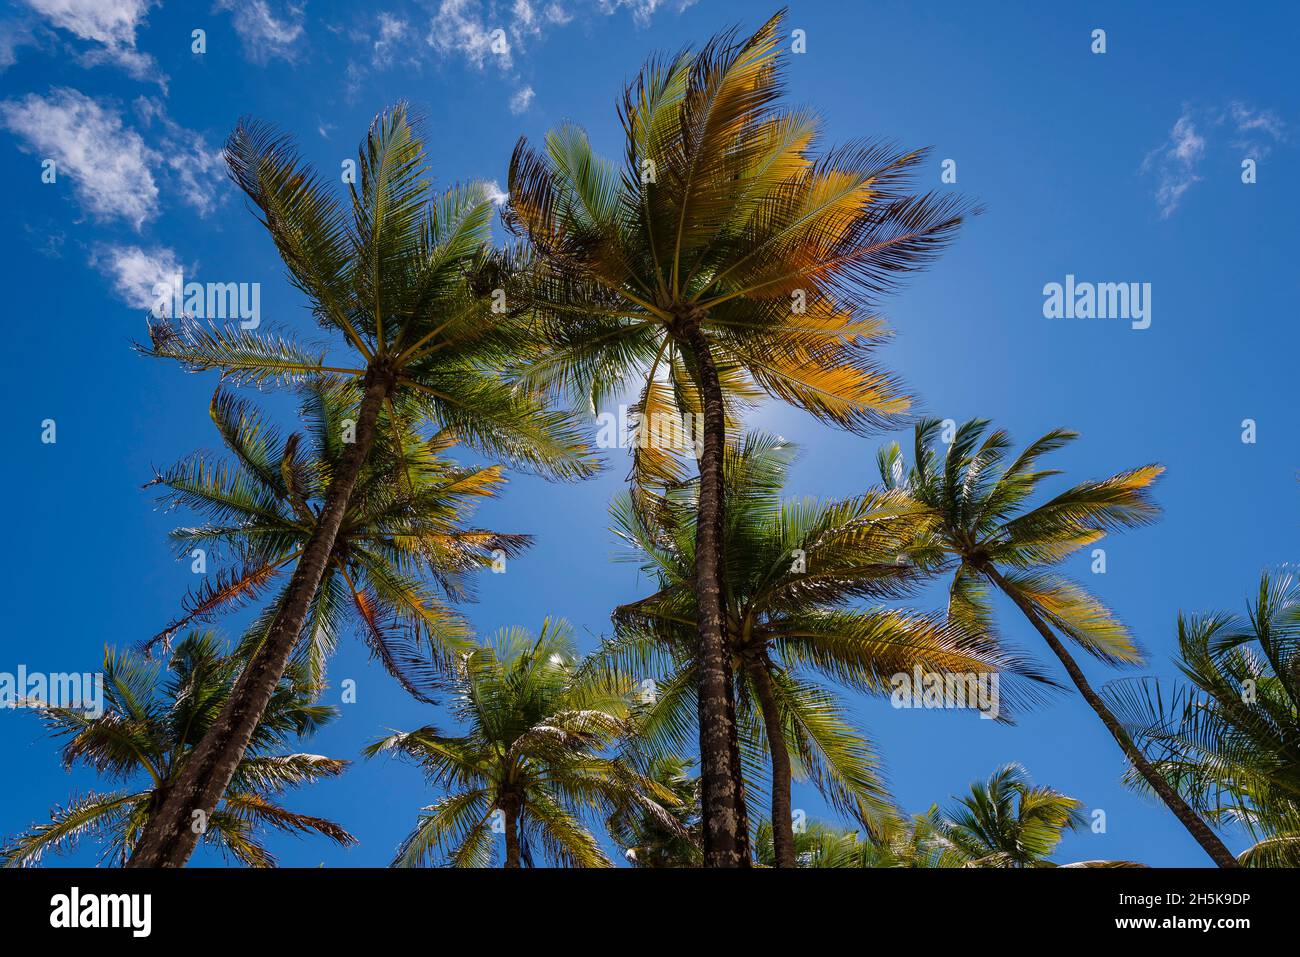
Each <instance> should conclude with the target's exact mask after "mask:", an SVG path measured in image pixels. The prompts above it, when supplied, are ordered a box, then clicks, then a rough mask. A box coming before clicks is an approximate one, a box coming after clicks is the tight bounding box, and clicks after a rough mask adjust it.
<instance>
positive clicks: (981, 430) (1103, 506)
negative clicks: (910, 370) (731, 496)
mask: <svg viewBox="0 0 1300 957" xmlns="http://www.w3.org/2000/svg"><path fill="white" fill-rule="evenodd" d="M942 429H943V426H942V423H940V422H939V421H937V420H935V419H923V420H922V421H921V422H919V423H918V424H917V425H916V429H915V436H914V453H913V462H912V466H911V468H910V469H907V468H905V467H904V463H903V455H902V452H901V450H900V449H899V446H898V443H897V442H894V443H892V444H891V445H889V446H886V447H884V448H882V449H881V450H880V453H879V455H878V456H877V460H878V464H879V467H880V475H881V478H882V480H883V481H884V483H885V486H886V487H887V488H888V489H891V490H897V491H905V492H906V493H907V494H909V495H910V496H912V497H913V498H914V499H915V500H916V501H917V502H919V503H920V504H922V505H924V506H925V507H927V508H929V509H931V510H932V512H933V515H934V518H935V523H934V524H933V525H932V526H931V528H930V530H929V531H928V532H927V533H926V534H924V535H922V536H919V537H918V538H917V540H916V541H915V542H914V543H913V544H912V546H910V547H909V549H908V553H909V554H910V555H911V557H912V559H913V560H914V561H916V562H917V563H918V564H921V565H924V566H927V567H929V568H931V569H933V570H935V571H945V572H946V571H951V572H952V583H951V587H950V589H949V601H948V614H949V617H951V618H953V619H954V620H957V621H963V622H966V623H967V624H968V625H969V626H970V627H971V628H973V629H976V630H978V631H979V632H981V633H985V634H988V633H992V631H993V615H992V609H991V607H990V606H989V593H988V586H989V585H992V586H993V587H995V588H997V589H998V590H999V591H1001V592H1002V593H1003V594H1004V595H1006V596H1007V597H1008V598H1010V599H1011V601H1012V602H1013V603H1014V604H1015V605H1016V607H1017V608H1019V609H1020V611H1021V613H1022V614H1024V616H1025V617H1026V618H1027V619H1028V620H1029V623H1030V624H1031V625H1033V627H1034V629H1035V630H1036V631H1037V632H1038V633H1039V634H1040V635H1041V636H1042V638H1043V640H1044V641H1045V642H1047V645H1048V647H1049V648H1051V650H1052V653H1053V654H1054V655H1056V657H1057V658H1058V659H1059V660H1060V662H1061V664H1062V665H1063V666H1064V667H1065V670H1066V672H1067V673H1068V674H1069V676H1070V680H1071V681H1072V682H1073V683H1074V686H1075V687H1076V688H1078V690H1079V693H1080V694H1081V695H1082V696H1083V698H1084V700H1085V701H1087V702H1088V705H1089V706H1090V707H1091V708H1092V709H1093V711H1095V712H1096V714H1097V716H1098V717H1099V718H1100V719H1101V721H1102V724H1104V725H1105V726H1106V729H1107V730H1108V731H1109V732H1110V734H1111V736H1112V737H1114V739H1115V741H1116V743H1117V744H1118V745H1119V747H1120V750H1122V751H1123V752H1124V755H1125V757H1127V758H1128V760H1129V762H1130V763H1131V764H1132V766H1133V768H1134V769H1135V770H1136V771H1137V773H1138V774H1140V775H1141V776H1142V777H1143V779H1145V780H1146V781H1147V783H1148V784H1150V785H1151V787H1152V789H1153V790H1154V791H1155V792H1156V793H1157V794H1158V795H1159V796H1160V798H1161V800H1162V801H1164V803H1165V805H1166V806H1167V807H1168V808H1169V809H1170V811H1172V812H1173V813H1174V815H1175V816H1176V817H1177V818H1178V820H1179V821H1181V822H1182V824H1183V826H1184V827H1186V828H1187V830H1188V832H1189V833H1190V834H1191V835H1192V837H1193V838H1195V839H1196V841H1197V843H1198V844H1200V845H1201V847H1202V848H1204V850H1205V852H1206V853H1207V854H1209V855H1210V857H1211V858H1212V859H1213V860H1214V861H1215V863H1216V864H1218V865H1219V866H1220V867H1235V866H1236V859H1235V858H1234V857H1233V856H1232V854H1231V852H1229V851H1228V849H1227V848H1226V847H1224V845H1223V842H1222V841H1220V840H1219V838H1218V837H1217V836H1216V835H1215V834H1214V832H1213V831H1212V830H1210V828H1209V827H1208V826H1207V825H1206V823H1205V822H1204V821H1203V820H1201V818H1200V817H1198V816H1197V814H1196V812H1195V811H1193V810H1192V808H1191V807H1190V806H1189V805H1188V804H1187V802H1186V801H1185V800H1184V799H1183V798H1182V797H1181V796H1179V794H1178V793H1177V792H1176V791H1175V790H1174V789H1173V788H1172V787H1170V786H1169V784H1168V782H1166V781H1165V780H1164V778H1162V777H1161V776H1160V774H1159V773H1157V771H1156V770H1155V769H1154V768H1153V767H1152V766H1151V762H1150V761H1148V760H1147V758H1146V756H1145V755H1144V754H1143V753H1142V750H1141V749H1140V748H1139V747H1138V746H1137V745H1136V744H1135V743H1134V742H1133V739H1132V737H1131V736H1130V735H1129V733H1128V732H1127V731H1125V730H1124V728H1123V726H1122V725H1121V724H1120V722H1119V720H1118V719H1117V718H1116V717H1115V715H1114V714H1113V713H1112V712H1111V710H1110V708H1108V707H1107V706H1106V703H1105V702H1104V701H1103V700H1102V698H1101V697H1100V696H1099V695H1098V694H1097V692H1096V691H1094V690H1093V688H1092V685H1091V684H1089V682H1088V679H1087V678H1086V677H1085V676H1084V673H1083V670H1082V669H1081V668H1080V667H1079V664H1078V662H1076V661H1075V660H1074V657H1073V656H1072V655H1071V654H1070V652H1069V651H1068V650H1067V648H1066V646H1065V644H1064V642H1063V641H1062V640H1061V636H1063V637H1064V638H1066V639H1068V640H1070V641H1073V642H1074V643H1075V644H1077V645H1079V647H1081V648H1083V649H1084V650H1085V651H1087V652H1088V653H1089V654H1091V655H1093V656H1095V657H1097V658H1099V659H1101V660H1102V661H1104V662H1106V663H1108V664H1133V663H1139V662H1141V660H1142V655H1141V652H1140V651H1139V650H1138V647H1137V645H1136V644H1135V642H1134V641H1133V638H1132V636H1131V635H1130V634H1129V632H1128V629H1127V628H1125V627H1124V625H1123V624H1122V623H1121V622H1120V621H1119V620H1118V619H1117V618H1116V617H1115V615H1114V614H1113V613H1112V612H1111V611H1110V609H1109V608H1107V607H1106V606H1105V605H1104V604H1103V603H1102V602H1101V600H1100V599H1098V598H1097V597H1096V596H1094V595H1091V594H1089V593H1088V592H1087V591H1086V590H1085V589H1083V588H1082V587H1081V586H1079V585H1078V584H1077V583H1075V582H1073V581H1071V580H1070V579H1068V578H1066V577H1065V576H1063V575H1061V574H1059V573H1057V572H1055V571H1053V570H1052V569H1053V568H1054V566H1056V565H1059V564H1060V563H1061V562H1062V561H1064V560H1065V559H1066V558H1068V557H1069V556H1070V555H1073V554H1074V553H1075V552H1077V551H1078V550H1079V549H1082V548H1085V547H1087V546H1089V545H1092V544H1093V543H1095V542H1097V541H1098V540H1100V539H1101V538H1103V537H1104V536H1105V534H1106V533H1107V532H1108V531H1112V530H1120V529H1125V528H1134V527H1138V526H1142V525H1146V524H1148V523H1149V522H1151V521H1153V520H1154V519H1155V518H1156V516H1157V515H1158V514H1159V508H1158V507H1157V506H1156V505H1155V503H1154V502H1152V501H1151V498H1150V495H1149V489H1150V487H1151V485H1152V483H1153V482H1155V480H1156V478H1157V477H1159V475H1160V473H1161V472H1162V471H1163V468H1162V467H1161V466H1159V465H1145V466H1141V467H1139V468H1135V469H1130V470H1128V471H1125V472H1119V473H1117V474H1115V475H1112V476H1110V477H1109V478H1105V479H1101V480H1099V481H1089V482H1082V483H1080V484H1078V485H1075V486H1074V487H1073V488H1069V489H1066V490H1065V491H1064V492H1061V493H1060V494H1059V495H1057V496H1056V497H1055V498H1052V499H1050V500H1048V501H1047V502H1044V503H1042V504H1040V505H1038V506H1036V507H1034V508H1029V507H1027V505H1026V502H1027V500H1028V499H1029V498H1030V497H1031V496H1032V495H1033V494H1034V492H1035V491H1036V490H1037V488H1038V486H1039V484H1040V483H1041V482H1042V481H1043V479H1045V478H1048V477H1050V476H1053V475H1057V474H1060V473H1059V471H1058V470H1055V469H1040V468H1038V463H1039V460H1040V459H1041V458H1042V457H1043V456H1044V455H1047V454H1048V453H1050V452H1053V451H1055V450H1057V449H1059V448H1061V447H1062V446H1064V445H1066V444H1068V443H1069V442H1071V441H1073V440H1074V439H1075V438H1077V437H1078V434H1077V433H1075V432H1070V431H1067V430H1064V429H1056V430H1053V431H1051V432H1048V433H1047V434H1046V435H1044V436H1042V437H1041V438H1039V439H1037V440H1036V441H1034V442H1032V443H1030V445H1029V446H1028V447H1027V448H1026V449H1025V450H1024V451H1022V452H1021V453H1020V454H1019V455H1018V456H1016V457H1015V458H1014V459H1012V460H1011V461H1010V462H1006V461H1005V459H1006V456H1007V453H1008V451H1009V450H1010V448H1011V440H1010V438H1009V436H1008V435H1007V433H1006V432H1004V431H1002V430H1000V429H999V430H996V431H993V432H989V431H988V422H987V421H986V420H984V419H972V420H970V421H969V422H966V423H964V424H963V425H962V426H961V427H960V428H957V429H955V430H954V432H953V435H952V441H951V444H950V445H949V446H948V448H947V450H946V451H945V452H944V454H943V455H942V457H941V456H940V455H939V454H938V453H937V452H936V450H935V446H936V445H937V444H938V441H939V439H940V438H941V436H942Z"/></svg>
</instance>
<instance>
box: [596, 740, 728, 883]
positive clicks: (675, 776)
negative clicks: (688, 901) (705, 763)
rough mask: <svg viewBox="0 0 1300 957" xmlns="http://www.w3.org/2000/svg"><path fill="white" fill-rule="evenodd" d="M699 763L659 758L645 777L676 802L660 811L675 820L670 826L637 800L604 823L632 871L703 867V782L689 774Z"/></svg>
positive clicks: (627, 802)
mask: <svg viewBox="0 0 1300 957" xmlns="http://www.w3.org/2000/svg"><path fill="white" fill-rule="evenodd" d="M694 764H695V762H694V761H693V760H691V759H690V758H680V757H677V756H675V755H664V754H661V755H656V756H655V757H653V758H651V759H650V761H649V762H648V764H647V767H646V770H645V775H646V777H647V778H648V779H650V780H651V781H653V782H655V784H657V785H659V786H660V787H661V788H665V789H666V790H667V791H669V792H670V793H671V794H672V796H673V800H672V801H671V802H665V803H664V804H663V805H662V807H663V810H664V811H667V812H668V813H669V814H670V815H671V816H672V818H673V824H672V825H671V826H670V825H666V824H664V822H663V820H662V814H661V813H659V812H658V809H657V808H656V809H654V810H653V811H652V810H651V809H648V808H647V807H645V806H644V805H643V804H642V802H640V801H638V800H636V799H635V798H633V799H629V800H624V801H621V802H619V804H618V806H617V807H616V808H615V810H614V813H613V814H611V815H610V816H609V819H608V820H607V821H606V822H605V827H606V828H607V829H608V831H609V836H610V837H611V838H613V839H614V842H615V843H616V844H618V845H619V846H620V847H622V848H623V849H624V856H625V857H626V858H627V859H628V861H629V862H630V863H631V864H632V866H633V867H655V868H664V867H699V866H700V865H701V864H703V863H704V856H703V854H702V852H701V850H700V779H699V777H698V776H696V775H693V774H691V773H690V772H691V768H692V767H693V766H694Z"/></svg>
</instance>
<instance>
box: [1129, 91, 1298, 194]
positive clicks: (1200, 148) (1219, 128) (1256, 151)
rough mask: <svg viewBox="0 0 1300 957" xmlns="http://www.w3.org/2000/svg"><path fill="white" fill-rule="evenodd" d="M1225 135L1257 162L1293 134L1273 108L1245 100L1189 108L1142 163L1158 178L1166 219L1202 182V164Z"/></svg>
mask: <svg viewBox="0 0 1300 957" xmlns="http://www.w3.org/2000/svg"><path fill="white" fill-rule="evenodd" d="M1225 131H1226V132H1227V134H1228V136H1229V137H1230V139H1229V142H1228V145H1229V146H1231V147H1232V148H1234V149H1237V150H1244V151H1246V152H1248V153H1249V154H1250V156H1251V157H1252V158H1254V159H1261V158H1263V157H1264V156H1266V155H1267V154H1268V153H1269V152H1270V150H1271V148H1272V146H1273V145H1275V144H1277V143H1281V142H1285V140H1286V135H1287V130H1286V124H1285V123H1284V122H1283V121H1282V119H1281V118H1280V117H1279V116H1278V115H1277V114H1276V113H1274V112H1272V111H1271V110H1257V109H1255V108H1253V107H1250V106H1247V105H1246V104H1245V103H1242V102H1240V101H1233V102H1231V103H1229V104H1228V106H1227V107H1226V108H1214V109H1204V108H1199V109H1198V108H1196V107H1193V106H1191V105H1184V106H1183V112H1182V114H1181V115H1180V116H1179V117H1178V119H1177V120H1176V121H1175V123H1174V125H1173V128H1172V129H1171V130H1170V131H1169V136H1168V138H1167V139H1166V140H1165V142H1163V143H1162V144H1161V145H1160V146H1158V147H1156V148H1155V149H1154V150H1152V151H1151V152H1150V153H1148V154H1147V155H1146V157H1145V158H1144V159H1143V160H1142V172H1143V173H1144V174H1148V175H1151V176H1154V177H1155V179H1156V191H1155V199H1156V205H1157V206H1158V207H1159V208H1160V216H1161V218H1163V219H1168V218H1169V217H1170V216H1172V215H1173V214H1174V212H1175V211H1177V209H1178V207H1179V205H1180V204H1181V203H1182V201H1183V197H1184V196H1185V195H1186V193H1187V191H1188V190H1189V189H1191V188H1192V187H1193V186H1194V185H1196V184H1197V183H1199V182H1201V180H1202V179H1203V177H1202V176H1201V175H1200V172H1199V170H1200V166H1201V162H1202V161H1203V160H1204V159H1205V157H1206V154H1207V152H1208V150H1209V149H1210V147H1211V146H1212V145H1213V144H1214V143H1215V142H1219V141H1220V137H1221V136H1222V135H1223V134H1224V133H1225Z"/></svg>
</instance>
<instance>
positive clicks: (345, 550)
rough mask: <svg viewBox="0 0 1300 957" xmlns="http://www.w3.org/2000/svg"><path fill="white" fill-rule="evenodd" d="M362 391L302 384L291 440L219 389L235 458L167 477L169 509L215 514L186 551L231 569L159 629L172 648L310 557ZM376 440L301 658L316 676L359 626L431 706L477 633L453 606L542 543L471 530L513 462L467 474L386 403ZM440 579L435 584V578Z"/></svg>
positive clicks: (220, 412)
mask: <svg viewBox="0 0 1300 957" xmlns="http://www.w3.org/2000/svg"><path fill="white" fill-rule="evenodd" d="M354 391H355V390H354V389H353V387H352V386H351V385H350V384H348V383H343V382H327V381H324V380H318V381H315V382H311V383H307V384H305V385H304V386H303V387H302V393H303V399H304V401H303V403H302V417H303V425H304V429H303V431H302V432H295V433H293V434H291V435H289V436H288V437H287V438H285V437H283V436H282V434H281V433H280V432H279V431H278V430H277V429H276V428H275V427H274V426H273V425H271V424H270V423H268V422H267V421H266V420H265V419H264V418H263V417H262V416H261V415H260V414H259V413H258V412H257V410H256V409H255V408H254V407H253V405H252V404H251V403H249V402H247V401H245V400H243V399H241V398H239V397H238V396H236V395H235V394H233V393H231V392H229V391H226V390H224V389H219V390H218V391H217V392H216V394H215V395H214V396H213V398H212V405H211V409H210V412H211V416H212V421H213V423H214V424H215V425H216V427H217V431H218V433H219V434H220V436H221V439H222V442H223V444H224V445H225V446H226V449H227V451H228V452H229V453H230V455H231V459H230V460H229V461H221V460H218V459H216V458H215V457H214V456H212V455H211V454H209V453H196V454H194V455H192V456H190V457H189V458H187V459H185V460H183V461H182V462H180V463H178V464H176V465H174V466H172V467H171V468H169V469H166V470H164V471H161V472H159V473H158V475H157V477H156V478H155V479H154V480H153V482H151V483H150V485H151V486H156V487H159V488H161V489H163V490H164V494H163V504H164V505H165V506H166V507H168V508H187V509H189V510H190V511H192V512H195V513H197V515H199V516H201V517H202V518H205V519H207V521H205V522H204V523H203V524H201V525H190V526H185V527H181V528H177V529H175V530H173V531H172V533H171V538H172V540H173V541H174V542H176V543H177V544H178V546H179V549H180V551H181V553H182V555H188V554H192V553H193V550H194V549H196V548H198V549H203V550H204V554H205V557H210V558H212V559H213V560H214V561H216V560H218V559H221V558H224V559H226V567H224V568H222V569H220V570H218V571H217V573H216V574H213V575H211V577H210V578H209V580H208V582H207V583H205V584H204V585H203V586H202V587H200V588H198V589H196V590H194V591H193V592H192V593H191V594H190V595H189V596H187V598H186V601H185V613H184V614H183V615H182V616H181V617H180V618H178V619H176V620H175V621H173V622H172V623H171V624H169V625H168V626H167V627H166V628H165V629H164V630H163V631H162V632H160V633H159V634H158V635H156V636H154V638H153V639H152V641H151V645H153V644H160V643H165V642H166V641H167V640H169V639H170V637H171V636H172V635H173V634H175V633H176V632H177V631H178V630H180V629H181V628H184V627H187V626H188V625H190V624H191V623H192V622H194V621H196V620H208V619H210V618H211V617H212V616H214V615H216V614H218V613H219V612H222V611H225V610H230V609H232V608H234V607H238V606H239V605H241V604H243V603H244V602H247V601H252V600H255V599H256V598H257V597H259V596H260V595H262V594H264V593H266V592H267V591H269V590H270V589H272V588H273V587H274V586H275V585H276V584H277V582H278V581H280V580H281V579H282V577H283V572H284V569H286V568H287V567H291V566H292V565H293V564H294V563H295V562H297V561H299V560H300V559H301V557H302V555H303V552H304V551H305V549H306V546H307V544H308V542H309V541H310V540H311V537H312V534H313V533H314V532H315V529H316V525H317V523H318V522H319V521H320V515H321V511H322V508H321V503H322V502H323V501H324V500H325V499H326V498H327V497H328V495H329V487H330V484H331V482H332V481H333V480H334V479H333V477H334V476H335V475H336V474H337V471H338V461H339V458H340V457H341V456H342V455H343V454H344V449H345V448H346V446H345V445H344V444H343V443H342V442H341V441H340V439H339V437H340V436H341V435H342V434H343V427H344V419H345V417H346V416H347V415H348V414H350V410H351V408H352V405H353V402H352V400H353V398H354V396H353V393H354ZM376 421H377V426H378V428H377V436H376V440H375V445H374V448H373V449H372V451H371V454H370V456H369V458H368V459H367V460H366V463H365V464H364V466H363V467H362V470H361V474H360V476H359V477H358V479H357V483H356V487H355V488H354V489H353V492H352V495H351V496H350V498H349V501H348V507H347V510H346V511H345V512H344V516H343V521H342V522H341V523H340V525H339V531H338V535H337V536H336V537H335V540H334V548H333V552H332V554H331V556H330V560H329V563H328V565H327V566H326V569H325V573H324V575H323V577H322V578H321V583H320V586H319V587H318V588H317V591H316V597H315V599H314V600H313V601H312V603H311V606H310V608H309V610H308V615H307V621H306V623H305V628H304V631H305V635H306V640H305V641H303V642H302V644H301V645H300V646H299V649H298V652H297V654H298V655H299V657H301V658H302V659H303V660H304V661H305V662H306V663H307V665H308V667H309V672H310V675H311V676H312V679H313V680H314V681H315V683H316V684H318V685H319V684H320V683H321V682H322V681H323V677H324V672H325V662H326V660H327V659H328V657H329V655H330V654H331V652H332V651H333V650H334V647H335V645H336V644H337V642H338V637H339V635H340V633H341V632H342V631H343V630H345V629H346V628H348V627H349V626H352V627H354V629H355V630H356V631H357V632H359V633H360V635H361V637H362V638H363V639H364V640H365V642H366V644H367V645H368V646H369V648H370V650H371V652H372V653H373V654H374V655H375V657H376V658H378V659H379V660H380V661H381V662H382V663H383V665H384V667H385V668H387V670H388V671H389V672H390V673H391V674H392V675H394V677H396V678H397V679H398V681H400V682H401V683H402V685H403V687H404V688H405V689H406V690H407V691H408V692H410V693H411V694H412V695H414V696H415V697H417V698H420V699H421V700H425V701H429V700H430V694H431V692H432V688H433V685H434V684H435V683H436V681H437V677H438V667H439V666H440V665H442V664H445V663H446V662H448V661H450V660H451V659H452V658H453V657H454V656H455V655H456V654H457V653H458V652H460V651H462V650H465V649H466V648H467V647H468V645H469V643H470V628H469V625H468V623H467V622H465V621H464V620H463V619H462V618H461V617H460V616H459V615H457V614H456V613H455V612H453V611H452V610H451V608H450V607H449V606H448V601H451V600H457V599H464V598H468V597H471V596H472V590H471V588H470V582H469V580H468V576H469V574H470V573H471V572H473V571H475V570H479V569H485V568H488V567H491V566H492V565H493V563H494V562H495V561H497V560H499V559H505V558H508V557H513V556H515V555H517V554H519V552H520V551H521V550H522V549H523V548H524V547H525V546H526V545H527V544H528V543H529V540H530V539H529V537H528V536H526V535H511V534H505V533H500V532H493V531H488V530H486V529H482V528H474V527H470V526H468V525H467V524H466V520H467V518H468V516H469V514H470V513H471V512H472V510H473V508H474V505H475V504H476V502H477V501H478V500H481V499H484V498H488V497H491V496H493V495H495V494H496V491H497V489H498V488H499V487H500V486H501V484H502V483H504V481H505V478H504V476H503V474H502V469H501V467H500V466H496V465H493V466H486V467H482V468H463V467H460V466H457V465H456V464H455V463H453V462H452V461H451V460H449V459H448V458H447V457H446V455H445V452H446V450H447V449H448V447H450V445H451V444H452V441H453V439H452V437H451V436H450V435H448V434H446V433H440V434H438V435H435V436H434V437H433V438H431V439H425V438H422V437H421V436H420V435H419V434H417V433H416V432H415V431H414V429H413V428H412V427H411V423H410V422H408V421H403V420H401V419H400V418H398V417H397V414H396V410H391V411H390V410H387V409H385V410H383V411H381V413H380V415H379V417H378V419H377V420H376ZM431 583H432V584H431ZM286 597H287V590H286V589H285V588H284V587H281V588H280V590H279V592H278V594H276V595H275V597H274V598H273V599H272V600H271V601H270V602H268V604H267V605H266V608H265V610H264V612H263V613H262V615H261V616H259V618H258V619H257V620H256V621H255V622H254V624H253V627H252V628H250V630H249V631H248V634H247V636H246V638H245V641H244V645H243V648H242V651H243V652H244V653H245V654H247V655H250V656H251V655H252V654H253V653H254V652H255V651H256V649H257V647H258V645H260V644H261V642H263V641H264V640H265V639H266V635H267V632H268V630H269V628H270V625H271V623H272V622H273V621H274V620H275V617H276V614H277V613H278V611H279V609H280V608H281V607H282V606H283V604H284V603H285V601H286Z"/></svg>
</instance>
